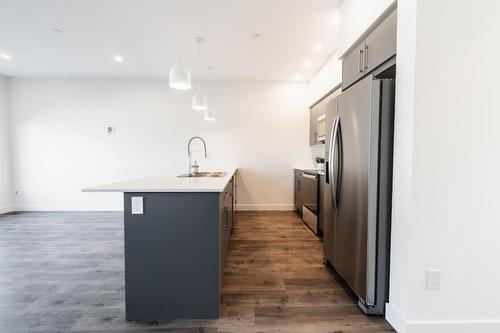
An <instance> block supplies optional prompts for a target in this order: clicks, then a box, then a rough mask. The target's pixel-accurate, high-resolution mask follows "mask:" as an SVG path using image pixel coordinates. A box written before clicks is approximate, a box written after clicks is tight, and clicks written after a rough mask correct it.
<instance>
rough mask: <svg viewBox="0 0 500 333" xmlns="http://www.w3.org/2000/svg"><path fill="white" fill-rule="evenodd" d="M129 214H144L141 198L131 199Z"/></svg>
mask: <svg viewBox="0 0 500 333" xmlns="http://www.w3.org/2000/svg"><path fill="white" fill-rule="evenodd" d="M131 213H132V214H133V215H137V214H144V203H143V200H142V197H132V209H131Z"/></svg>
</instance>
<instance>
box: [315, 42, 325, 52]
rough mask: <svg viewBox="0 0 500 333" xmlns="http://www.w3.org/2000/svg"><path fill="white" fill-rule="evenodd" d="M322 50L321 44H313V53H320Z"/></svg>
mask: <svg viewBox="0 0 500 333" xmlns="http://www.w3.org/2000/svg"><path fill="white" fill-rule="evenodd" d="M322 50H323V44H321V43H316V44H314V51H316V52H321V51H322Z"/></svg>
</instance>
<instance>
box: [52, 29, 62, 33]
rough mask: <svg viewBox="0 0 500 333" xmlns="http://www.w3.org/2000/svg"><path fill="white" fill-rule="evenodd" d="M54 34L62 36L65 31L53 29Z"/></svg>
mask: <svg viewBox="0 0 500 333" xmlns="http://www.w3.org/2000/svg"><path fill="white" fill-rule="evenodd" d="M52 32H55V33H57V34H62V33H63V31H62V30H61V29H57V28H54V29H52Z"/></svg>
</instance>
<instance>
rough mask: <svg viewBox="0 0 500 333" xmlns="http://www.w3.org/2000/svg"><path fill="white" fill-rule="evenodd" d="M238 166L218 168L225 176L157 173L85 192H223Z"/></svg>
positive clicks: (100, 186) (87, 189)
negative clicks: (188, 175)
mask: <svg viewBox="0 0 500 333" xmlns="http://www.w3.org/2000/svg"><path fill="white" fill-rule="evenodd" d="M236 170H237V169H236V168H231V169H227V170H217V171H222V172H227V174H226V175H225V176H224V177H190V178H179V177H177V176H178V175H179V174H180V173H179V174H168V175H157V176H150V177H144V178H137V179H131V180H125V181H121V182H116V183H111V184H105V185H99V186H93V187H88V188H84V189H83V190H82V191H83V192H223V191H224V189H225V188H226V185H227V184H228V183H229V180H230V179H231V177H232V176H233V175H234V174H235V173H236Z"/></svg>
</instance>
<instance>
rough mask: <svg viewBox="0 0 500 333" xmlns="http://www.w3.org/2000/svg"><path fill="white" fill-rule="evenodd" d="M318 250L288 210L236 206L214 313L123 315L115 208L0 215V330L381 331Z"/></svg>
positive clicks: (119, 222) (382, 324)
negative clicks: (148, 318) (143, 319)
mask: <svg viewBox="0 0 500 333" xmlns="http://www.w3.org/2000/svg"><path fill="white" fill-rule="evenodd" d="M322 257H323V256H322V245H321V243H320V241H319V240H318V239H317V238H316V237H315V236H314V235H313V234H312V233H311V232H310V231H309V229H307V228H306V227H305V226H304V225H303V224H302V222H301V221H300V219H299V218H298V217H297V216H296V215H295V214H294V213H292V212H266V213H251V212H247V213H238V214H237V216H236V217H235V227H234V233H233V235H232V238H231V241H230V250H229V253H228V262H227V264H226V269H225V275H224V285H223V291H222V297H221V304H222V307H221V308H222V314H221V318H220V319H218V320H178V321H171V322H161V323H156V322H154V323H151V322H148V323H135V322H127V321H125V302H124V269H123V266H124V263H123V217H122V214H121V213H114V212H106V213H83V212H71V213H19V214H12V215H0V332H2V333H13V332H16V333H17V332H23V333H24V332H339V333H340V332H391V331H392V329H391V327H390V326H389V324H388V323H387V322H386V321H385V320H384V319H383V318H381V317H369V316H365V315H363V314H362V313H361V311H360V310H359V309H358V307H357V306H356V304H355V301H354V298H353V295H352V293H351V292H350V291H349V290H348V288H347V287H346V286H345V285H344V283H343V282H342V281H341V279H340V278H339V277H338V276H337V275H336V274H335V272H334V271H333V270H332V269H331V268H327V267H325V266H324V265H323V263H322ZM200 278H203V277H200Z"/></svg>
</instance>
